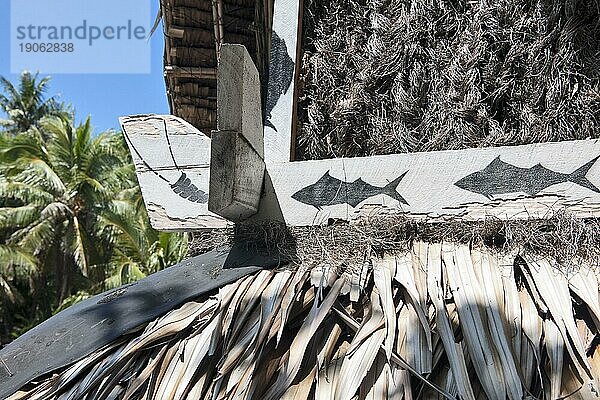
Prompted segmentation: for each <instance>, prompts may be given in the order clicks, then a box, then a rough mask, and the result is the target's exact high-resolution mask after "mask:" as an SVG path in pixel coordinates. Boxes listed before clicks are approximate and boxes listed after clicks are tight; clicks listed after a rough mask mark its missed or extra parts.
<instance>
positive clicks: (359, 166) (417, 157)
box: [254, 140, 600, 225]
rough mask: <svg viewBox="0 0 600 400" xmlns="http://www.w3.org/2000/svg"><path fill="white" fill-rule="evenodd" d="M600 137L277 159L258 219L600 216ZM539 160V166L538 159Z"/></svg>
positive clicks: (270, 169)
mask: <svg viewBox="0 0 600 400" xmlns="http://www.w3.org/2000/svg"><path fill="white" fill-rule="evenodd" d="M598 156H600V141H598V140H584V141H572V142H562V143H544V144H534V145H526V146H514V147H494V148H484V149H468V150H459V151H440V152H431V153H413V154H395V155H388V156H376V157H364V158H352V159H341V158H340V159H330V160H318V161H304V162H291V163H279V164H274V165H270V166H268V175H269V179H268V180H267V182H268V183H269V184H268V185H267V186H266V192H265V195H264V200H263V202H262V204H261V210H260V212H259V214H258V215H257V216H256V217H255V218H254V219H255V220H264V219H280V220H284V221H285V222H286V223H287V224H289V225H319V224H326V223H328V221H329V220H331V219H340V220H354V219H357V218H361V217H368V216H382V215H388V214H405V215H407V216H409V217H413V218H418V219H424V220H430V221H439V220H446V219H460V220H471V221H473V220H482V219H485V218H490V217H494V218H500V219H529V218H546V217H548V216H550V215H552V214H553V213H555V212H557V211H561V210H568V211H570V212H571V213H573V214H575V215H577V216H581V217H590V216H600V193H598V191H599V190H598V187H600V161H598V162H596V159H597V158H598ZM538 164H539V165H538Z"/></svg>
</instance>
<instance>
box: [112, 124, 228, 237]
mask: <svg viewBox="0 0 600 400" xmlns="http://www.w3.org/2000/svg"><path fill="white" fill-rule="evenodd" d="M119 121H120V123H121V127H122V129H123V132H124V133H125V135H126V140H127V145H128V146H129V149H130V151H131V154H132V156H133V161H134V163H135V168H136V173H137V176H138V180H139V183H140V186H141V189H142V195H143V197H144V201H145V203H146V208H147V209H148V215H149V217H150V221H151V223H152V226H153V227H154V228H155V229H157V230H161V231H194V230H199V229H202V228H224V227H226V226H227V225H228V224H229V223H228V222H227V221H226V220H225V219H224V218H222V217H220V216H218V215H216V214H213V213H212V212H210V211H208V188H209V179H210V147H211V144H210V138H208V137H207V136H206V135H204V134H203V133H202V132H200V131H198V130H197V129H196V128H194V127H193V126H192V125H190V124H188V123H187V122H185V121H184V120H182V119H180V118H178V117H175V116H171V115H136V116H128V117H122V118H120V119H119ZM165 127H166V131H165ZM184 174H185V175H184ZM184 177H185V178H187V179H189V181H187V179H182V178H184ZM194 189H195V190H194Z"/></svg>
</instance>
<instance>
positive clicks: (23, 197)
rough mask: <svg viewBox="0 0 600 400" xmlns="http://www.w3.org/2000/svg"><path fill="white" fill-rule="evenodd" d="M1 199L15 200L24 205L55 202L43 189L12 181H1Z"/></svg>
mask: <svg viewBox="0 0 600 400" xmlns="http://www.w3.org/2000/svg"><path fill="white" fill-rule="evenodd" d="M0 197H2V198H4V199H14V200H17V201H20V202H22V203H23V204H35V205H39V204H45V203H48V202H51V201H52V200H53V196H52V195H51V194H50V193H48V192H46V191H45V190H43V189H40V188H37V187H34V186H31V185H28V184H25V183H21V182H12V181H2V180H0Z"/></svg>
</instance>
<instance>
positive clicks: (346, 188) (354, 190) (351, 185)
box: [292, 171, 408, 210]
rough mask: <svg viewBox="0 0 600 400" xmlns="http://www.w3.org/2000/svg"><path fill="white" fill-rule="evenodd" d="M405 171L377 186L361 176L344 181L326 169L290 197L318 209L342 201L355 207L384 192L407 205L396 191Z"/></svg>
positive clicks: (341, 202)
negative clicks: (323, 173) (313, 180)
mask: <svg viewBox="0 0 600 400" xmlns="http://www.w3.org/2000/svg"><path fill="white" fill-rule="evenodd" d="M407 172H408V171H406V172H405V173H403V174H402V175H400V176H399V177H398V178H396V179H394V180H393V181H392V182H390V183H389V184H387V185H385V186H384V187H377V186H373V185H369V184H368V183H366V182H365V181H363V180H362V179H361V178H358V179H357V180H355V181H354V182H344V181H341V180H339V179H337V178H334V177H332V176H331V175H330V174H329V171H327V172H326V173H325V175H323V176H322V177H321V178H320V179H319V180H318V181H317V182H315V183H313V184H312V185H310V186H307V187H305V188H304V189H300V190H299V191H297V192H296V193H294V194H293V195H292V198H293V199H294V200H297V201H299V202H301V203H304V204H308V205H311V206H313V207H316V208H318V209H319V210H320V209H321V208H322V207H324V206H331V205H334V204H344V203H347V204H349V205H351V206H352V207H356V206H357V205H359V204H360V203H361V202H363V201H364V200H366V199H368V198H370V197H373V196H377V195H379V194H385V195H387V196H389V197H391V198H393V199H395V200H398V201H399V202H400V203H402V204H406V205H408V203H407V202H406V200H404V198H403V197H402V196H401V195H400V194H399V193H398V192H397V191H396V188H397V187H398V184H399V183H400V181H401V180H402V179H403V178H404V176H405V175H406V173H407Z"/></svg>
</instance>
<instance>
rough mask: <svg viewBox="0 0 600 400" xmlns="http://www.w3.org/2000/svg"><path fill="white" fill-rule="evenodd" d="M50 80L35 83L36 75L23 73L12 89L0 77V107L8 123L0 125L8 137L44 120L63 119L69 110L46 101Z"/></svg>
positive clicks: (2, 121) (2, 122)
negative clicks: (54, 117) (45, 118)
mask: <svg viewBox="0 0 600 400" xmlns="http://www.w3.org/2000/svg"><path fill="white" fill-rule="evenodd" d="M49 81H50V77H45V78H42V79H38V74H37V73H36V74H31V73H30V72H28V71H23V72H22V73H21V77H20V80H19V84H18V86H17V87H16V86H15V85H13V84H12V83H11V82H10V81H9V80H8V79H6V78H4V77H2V76H0V87H1V88H2V89H3V92H4V94H0V107H1V108H2V110H3V111H4V112H5V113H6V114H7V115H8V117H9V119H2V120H0V125H3V126H5V127H6V128H7V131H8V132H9V133H11V134H13V135H14V134H17V133H19V132H25V131H26V130H28V129H29V128H31V127H33V126H37V125H38V123H39V122H40V120H41V119H42V118H44V117H47V116H51V115H54V116H66V115H68V114H69V113H70V110H69V109H68V108H66V107H65V106H64V105H63V104H61V103H59V102H57V101H56V99H55V98H54V97H50V98H46V97H45V93H46V90H47V88H48V83H49Z"/></svg>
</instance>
